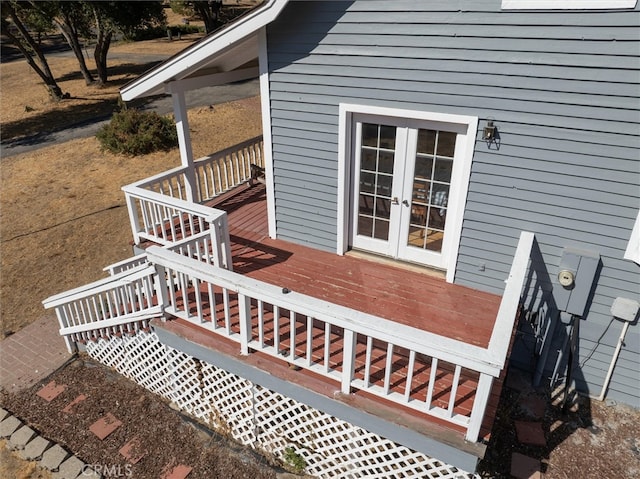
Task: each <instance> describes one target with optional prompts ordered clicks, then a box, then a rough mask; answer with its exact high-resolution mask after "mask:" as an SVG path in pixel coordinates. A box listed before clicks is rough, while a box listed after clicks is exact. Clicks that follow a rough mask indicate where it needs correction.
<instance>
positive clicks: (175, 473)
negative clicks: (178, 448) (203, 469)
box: [160, 464, 192, 479]
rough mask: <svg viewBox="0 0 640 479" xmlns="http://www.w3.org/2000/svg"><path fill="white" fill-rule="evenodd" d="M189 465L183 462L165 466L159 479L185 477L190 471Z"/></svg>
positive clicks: (181, 478) (182, 478) (183, 478)
mask: <svg viewBox="0 0 640 479" xmlns="http://www.w3.org/2000/svg"><path fill="white" fill-rule="evenodd" d="M191 469H192V468H191V467H189V466H185V465H184V464H178V465H177V466H173V467H171V465H169V466H167V467H166V468H165V470H164V471H162V475H161V476H160V479H185V478H186V477H187V476H188V475H189V474H190V473H191Z"/></svg>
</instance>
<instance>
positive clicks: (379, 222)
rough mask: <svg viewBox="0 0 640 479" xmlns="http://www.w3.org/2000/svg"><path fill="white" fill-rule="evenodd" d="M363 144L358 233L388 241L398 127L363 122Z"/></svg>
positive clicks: (361, 141) (361, 151)
mask: <svg viewBox="0 0 640 479" xmlns="http://www.w3.org/2000/svg"><path fill="white" fill-rule="evenodd" d="M360 145H361V146H360V191H359V201H358V202H359V206H358V232H357V234H358V235H360V236H367V237H369V238H376V239H381V240H385V241H387V240H388V239H389V218H390V211H391V188H392V185H393V167H394V155H395V145H396V128H395V127H394V126H386V125H379V124H374V123H363V124H362V137H361V138H360Z"/></svg>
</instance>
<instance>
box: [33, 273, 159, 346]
mask: <svg viewBox="0 0 640 479" xmlns="http://www.w3.org/2000/svg"><path fill="white" fill-rule="evenodd" d="M155 275H156V271H155V268H153V266H149V264H148V263H145V264H142V265H138V266H134V267H131V268H129V269H127V270H125V271H123V272H120V273H116V274H113V275H112V276H109V277H107V278H105V279H102V280H99V281H95V282H93V283H89V284H87V285H85V286H82V287H80V288H75V289H72V290H70V291H66V292H64V293H61V294H58V295H55V296H52V297H50V298H48V299H46V300H44V301H43V304H44V307H45V308H55V311H56V316H57V317H58V322H59V324H60V335H62V336H64V338H65V341H66V343H67V348H68V349H69V351H70V352H73V351H75V349H76V343H78V342H85V341H89V340H94V339H97V338H99V337H102V336H105V337H108V336H113V335H121V334H127V333H130V334H134V333H136V332H138V331H139V330H141V329H145V328H148V327H149V324H148V321H149V320H150V319H151V318H153V317H157V316H158V315H159V314H160V313H161V312H162V308H161V306H160V305H158V304H156V303H157V302H156V301H155V298H156V297H157V294H156V288H155V281H154V278H155Z"/></svg>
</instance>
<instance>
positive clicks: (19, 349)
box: [0, 314, 71, 392]
mask: <svg viewBox="0 0 640 479" xmlns="http://www.w3.org/2000/svg"><path fill="white" fill-rule="evenodd" d="M70 357H71V355H70V354H69V352H68V351H67V348H66V346H65V343H64V340H63V339H62V338H61V337H60V335H59V334H58V321H57V320H56V318H55V316H52V315H50V314H48V315H45V316H43V317H42V318H40V319H39V320H37V321H35V322H33V323H31V324H30V325H28V326H26V327H24V328H22V329H21V330H20V331H18V332H17V333H15V334H12V335H11V336H9V337H7V338H5V339H3V340H2V341H1V342H0V387H2V388H3V389H5V390H7V391H9V392H17V391H20V390H21V389H26V388H28V387H31V386H33V385H34V384H36V383H37V382H38V381H41V380H42V379H44V378H46V377H47V376H49V375H50V374H51V373H53V372H54V371H56V370H57V369H58V368H60V367H61V366H62V365H64V363H65V362H66V361H67V360H68V359H69V358H70Z"/></svg>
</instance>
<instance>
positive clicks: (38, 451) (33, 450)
mask: <svg viewBox="0 0 640 479" xmlns="http://www.w3.org/2000/svg"><path fill="white" fill-rule="evenodd" d="M50 445H51V441H48V440H47V439H45V438H44V437H42V436H36V437H35V438H34V439H32V440H31V441H29V443H28V444H27V445H26V446H25V447H24V449H23V450H22V451H18V455H19V456H20V457H21V458H22V459H26V460H27V461H39V460H40V458H41V457H42V454H44V451H46V450H47V448H48V447H49V446H50Z"/></svg>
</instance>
